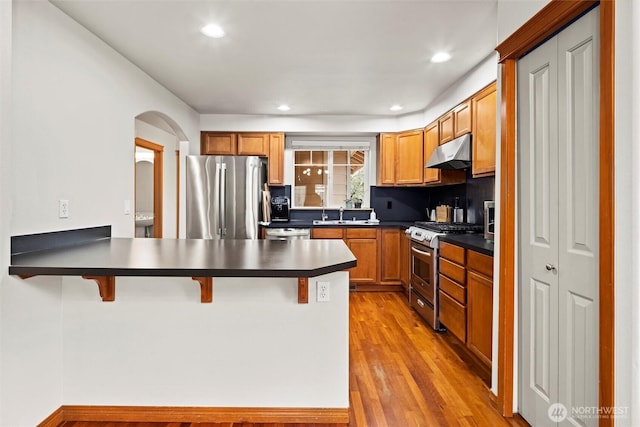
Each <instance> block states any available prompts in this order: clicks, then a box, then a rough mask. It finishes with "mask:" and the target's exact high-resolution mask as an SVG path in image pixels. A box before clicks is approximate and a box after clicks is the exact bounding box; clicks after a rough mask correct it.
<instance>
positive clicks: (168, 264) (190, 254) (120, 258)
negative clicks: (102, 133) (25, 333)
mask: <svg viewBox="0 0 640 427" xmlns="http://www.w3.org/2000/svg"><path fill="white" fill-rule="evenodd" d="M60 234H62V237H63V238H64V237H65V236H64V232H62V233H44V234H42V235H33V236H27V239H30V240H29V241H28V242H27V243H28V244H29V245H33V242H34V241H35V242H36V243H37V242H38V240H37V239H38V237H39V236H44V237H43V238H47V237H48V236H49V235H55V237H56V238H57V239H59V238H60V236H59V235H60ZM109 234H110V230H109ZM19 238H20V236H18V239H19ZM12 239H14V238H12ZM19 243H20V242H19V241H16V243H15V244H14V246H15V247H19V246H20V245H19ZM355 266H356V259H355V257H354V256H353V254H352V253H351V251H349V249H348V248H347V246H346V244H345V243H344V242H343V241H341V240H290V241H274V240H200V239H141V238H140V239H131V238H111V237H110V236H109V237H107V238H101V239H98V240H96V239H94V240H89V241H82V240H79V241H76V242H72V244H68V245H61V244H57V243H56V244H53V245H51V244H49V247H48V248H45V249H44V250H42V249H40V250H28V251H21V250H15V251H14V250H12V256H11V265H10V266H9V274H13V275H21V276H35V275H59V276H85V275H86V276H91V275H95V276H165V277H167V276H173V277H192V276H203V277H314V276H319V275H322V274H327V273H332V272H335V271H340V270H346V269H348V268H351V267H355Z"/></svg>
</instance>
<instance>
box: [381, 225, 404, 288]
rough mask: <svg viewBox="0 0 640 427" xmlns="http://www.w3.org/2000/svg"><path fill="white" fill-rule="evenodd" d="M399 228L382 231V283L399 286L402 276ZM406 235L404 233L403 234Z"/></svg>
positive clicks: (383, 229)
mask: <svg viewBox="0 0 640 427" xmlns="http://www.w3.org/2000/svg"><path fill="white" fill-rule="evenodd" d="M400 233H402V232H401V231H400V229H399V228H382V229H380V245H379V247H380V283H381V284H397V283H398V282H400V276H401V261H400V257H401V253H400V252H401V251H400V237H401V235H400ZM402 234H404V233H402Z"/></svg>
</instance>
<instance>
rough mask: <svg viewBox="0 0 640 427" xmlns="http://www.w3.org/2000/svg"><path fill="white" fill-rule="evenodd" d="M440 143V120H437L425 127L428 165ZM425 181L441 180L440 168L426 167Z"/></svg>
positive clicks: (425, 151)
mask: <svg viewBox="0 0 640 427" xmlns="http://www.w3.org/2000/svg"><path fill="white" fill-rule="evenodd" d="M438 145H440V133H439V131H438V122H437V121H435V122H433V123H431V124H430V125H429V126H427V127H426V128H424V159H423V162H424V164H425V165H426V164H427V162H428V161H429V158H430V157H431V154H433V151H434V150H435V149H436V148H437V147H438ZM423 173H424V183H425V184H429V183H437V182H439V181H440V169H434V168H426V169H425V170H424V172H423Z"/></svg>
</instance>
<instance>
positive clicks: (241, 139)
mask: <svg viewBox="0 0 640 427" xmlns="http://www.w3.org/2000/svg"><path fill="white" fill-rule="evenodd" d="M268 154H269V134H268V133H239V134H238V155H239V156H267V155H268Z"/></svg>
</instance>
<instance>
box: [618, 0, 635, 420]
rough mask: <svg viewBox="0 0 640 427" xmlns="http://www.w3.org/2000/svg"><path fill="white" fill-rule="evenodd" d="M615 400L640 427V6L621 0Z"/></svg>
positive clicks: (619, 12) (619, 30)
mask: <svg viewBox="0 0 640 427" xmlns="http://www.w3.org/2000/svg"><path fill="white" fill-rule="evenodd" d="M615 16H616V34H615V39H616V45H615V52H616V64H615V81H616V88H615V100H616V101H615V102H616V104H615V112H616V119H615V150H616V152H615V200H616V210H615V227H616V228H615V247H614V251H615V270H614V274H615V310H616V312H615V330H616V333H615V370H616V375H615V399H616V402H615V403H616V406H620V407H628V408H631V410H630V414H629V418H625V419H621V420H618V421H616V425H617V426H637V425H640V367H639V366H638V361H639V360H640V314H639V312H638V307H639V306H640V290H639V288H638V285H639V284H640V271H639V266H640V249H639V245H640V225H639V221H638V220H639V219H640V170H639V169H638V165H639V164H640V149H639V148H638V141H640V4H638V2H636V1H628V0H619V1H616V10H615Z"/></svg>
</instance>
